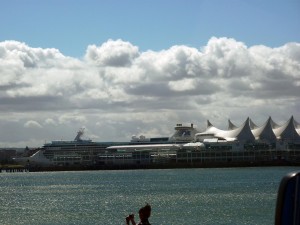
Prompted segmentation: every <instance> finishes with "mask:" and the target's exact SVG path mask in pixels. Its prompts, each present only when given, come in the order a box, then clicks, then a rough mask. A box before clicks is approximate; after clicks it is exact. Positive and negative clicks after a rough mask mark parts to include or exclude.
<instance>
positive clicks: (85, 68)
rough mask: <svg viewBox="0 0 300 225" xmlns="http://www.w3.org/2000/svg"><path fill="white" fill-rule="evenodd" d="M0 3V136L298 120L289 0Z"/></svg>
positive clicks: (119, 133) (19, 141)
mask: <svg viewBox="0 0 300 225" xmlns="http://www.w3.org/2000/svg"><path fill="white" fill-rule="evenodd" d="M0 7H1V14H0V148H4V147H25V146H29V147H38V146H42V145H43V144H44V143H45V142H49V141H51V140H61V139H63V140H71V139H73V138H74V137H75V135H76V132H77V130H78V129H79V128H82V127H84V128H85V131H86V133H85V136H86V138H90V139H92V140H94V141H129V140H130V139H131V136H132V135H138V136H139V135H145V136H146V137H158V136H170V135H172V133H173V129H174V126H175V124H177V123H183V124H189V123H193V124H195V126H196V127H197V129H198V130H199V131H202V130H203V129H204V128H205V126H206V121H207V120H210V122H211V123H212V124H213V125H215V126H216V127H219V128H221V129H226V127H227V126H228V124H227V120H228V119H230V120H231V121H232V122H233V123H235V125H241V124H242V123H243V122H244V121H245V120H246V119H247V117H250V118H251V119H252V120H253V121H254V122H255V123H256V124H257V125H262V124H263V123H264V122H265V121H266V120H267V119H268V117H269V116H272V118H273V120H274V121H275V122H277V123H279V124H280V123H281V124H282V123H284V122H285V121H287V120H288V119H289V118H290V117H291V116H292V115H293V116H294V118H295V119H296V120H297V121H300V113H299V112H300V97H299V96H300V1H299V0H275V1H274V0H265V1H260V0H251V1H250V0H248V1H247V0H186V1H182V0H181V1H179V0H151V1H150V0H146V1H140V0H122V1H117V0H101V1H98V0H97V1H96V0H85V1H83V0H77V1H73V0H64V1H61V0H52V1H46V0H45V1H38V0H26V1H17V0H3V1H1V2H0Z"/></svg>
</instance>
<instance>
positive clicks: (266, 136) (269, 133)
mask: <svg viewBox="0 0 300 225" xmlns="http://www.w3.org/2000/svg"><path fill="white" fill-rule="evenodd" d="M271 121H272V118H271V117H269V119H268V120H267V121H266V122H265V123H264V124H263V125H262V126H261V127H258V128H256V129H253V130H252V133H253V135H254V136H255V138H256V139H260V140H268V141H270V142H274V141H276V135H275V134H274V132H273V129H272V123H271Z"/></svg>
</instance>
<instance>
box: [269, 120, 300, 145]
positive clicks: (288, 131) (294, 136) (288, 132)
mask: <svg viewBox="0 0 300 225" xmlns="http://www.w3.org/2000/svg"><path fill="white" fill-rule="evenodd" d="M295 124H296V125H297V122H296V123H295V120H294V117H293V116H291V118H290V119H289V120H288V121H287V122H286V123H285V124H283V125H282V126H280V127H278V128H276V129H274V133H275V135H276V137H277V138H278V139H281V140H286V139H287V140H299V141H300V136H299V134H298V132H297V131H296V126H295Z"/></svg>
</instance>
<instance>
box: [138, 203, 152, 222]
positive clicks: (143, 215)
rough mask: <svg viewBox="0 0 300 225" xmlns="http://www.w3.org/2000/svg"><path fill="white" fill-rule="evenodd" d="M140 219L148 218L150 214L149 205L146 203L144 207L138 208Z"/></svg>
mask: <svg viewBox="0 0 300 225" xmlns="http://www.w3.org/2000/svg"><path fill="white" fill-rule="evenodd" d="M139 216H140V219H141V220H143V219H148V218H149V217H150V216H151V206H150V205H149V204H148V203H147V204H146V205H145V206H144V207H142V208H140V210H139Z"/></svg>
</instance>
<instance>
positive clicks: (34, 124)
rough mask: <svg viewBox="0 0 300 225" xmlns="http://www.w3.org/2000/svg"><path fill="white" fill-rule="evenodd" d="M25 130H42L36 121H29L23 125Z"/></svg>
mask: <svg viewBox="0 0 300 225" xmlns="http://www.w3.org/2000/svg"><path fill="white" fill-rule="evenodd" d="M24 127H25V128H42V125H41V124H39V123H38V122H37V121H34V120H29V121H27V122H26V123H25V124H24Z"/></svg>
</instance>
